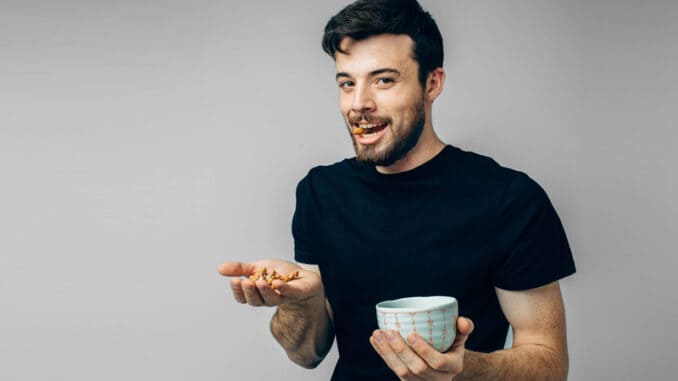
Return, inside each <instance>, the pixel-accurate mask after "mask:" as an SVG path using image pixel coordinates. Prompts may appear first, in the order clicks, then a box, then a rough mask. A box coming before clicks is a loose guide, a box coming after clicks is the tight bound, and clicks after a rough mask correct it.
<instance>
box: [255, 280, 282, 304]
mask: <svg viewBox="0 0 678 381" xmlns="http://www.w3.org/2000/svg"><path fill="white" fill-rule="evenodd" d="M254 284H255V285H256V286H257V289H258V290H259V295H261V298H262V299H263V301H264V305H267V306H277V305H279V304H280V303H282V297H281V296H280V295H279V294H278V293H277V292H276V291H275V290H274V289H273V288H272V287H271V286H269V285H268V283H266V281H265V280H258V281H256V282H254Z"/></svg>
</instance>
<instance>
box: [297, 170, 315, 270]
mask: <svg viewBox="0 0 678 381" xmlns="http://www.w3.org/2000/svg"><path fill="white" fill-rule="evenodd" d="M309 176H310V174H309V175H307V176H306V177H304V178H303V179H302V180H301V181H300V182H299V184H297V191H296V199H297V200H296V207H295V210H294V216H293V217H292V236H293V237H294V259H295V260H296V261H297V262H301V263H306V264H313V265H315V264H318V263H319V262H318V258H317V255H318V252H319V250H318V243H317V242H318V232H317V226H318V225H317V223H316V220H317V218H316V212H317V211H316V210H315V207H314V205H313V202H312V200H313V197H312V193H311V187H310V180H309Z"/></svg>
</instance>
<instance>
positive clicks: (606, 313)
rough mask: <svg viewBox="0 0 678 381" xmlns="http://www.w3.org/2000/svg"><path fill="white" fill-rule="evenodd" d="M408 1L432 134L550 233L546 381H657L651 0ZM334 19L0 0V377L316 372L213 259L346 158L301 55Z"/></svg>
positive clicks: (665, 6)
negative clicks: (564, 357)
mask: <svg viewBox="0 0 678 381" xmlns="http://www.w3.org/2000/svg"><path fill="white" fill-rule="evenodd" d="M422 3H423V4H424V6H425V7H426V8H428V9H429V10H430V11H431V12H432V14H433V15H434V17H435V18H436V19H437V20H438V22H439V25H440V28H441V30H442V33H443V35H444V37H445V43H446V49H447V57H446V58H447V59H446V70H447V74H448V79H447V83H446V88H445V91H444V93H443V94H442V96H441V97H440V98H439V100H438V101H437V102H436V105H435V107H434V126H436V129H437V131H438V133H439V134H440V135H441V137H443V139H444V140H445V141H446V142H448V143H452V144H454V145H457V146H459V147H462V148H464V149H467V150H473V151H476V152H479V153H483V154H487V155H490V156H492V157H493V158H495V159H496V160H497V161H499V162H500V163H502V164H504V165H506V166H510V167H514V168H518V169H521V170H524V171H526V172H527V173H528V174H530V175H531V176H532V177H533V178H534V179H536V180H537V181H538V182H539V183H540V184H541V185H542V186H543V187H544V188H545V189H546V190H547V192H548V193H549V195H550V197H551V199H552V201H553V203H554V204H555V206H556V208H557V210H558V211H559V214H560V216H561V218H562V220H563V223H564V225H565V227H566V230H567V232H568V236H569V238H570V240H571V245H572V248H573V251H574V253H575V259H576V262H577V266H578V273H577V274H576V275H574V276H572V277H570V278H567V279H565V280H564V281H563V282H562V288H563V293H564V297H565V301H566V307H567V318H568V329H569V343H570V353H571V377H570V379H571V380H641V379H642V380H670V379H675V374H674V373H676V372H677V371H678V365H677V362H676V361H675V360H676V359H675V349H674V344H675V343H676V341H677V340H676V339H678V337H677V336H678V335H676V330H675V323H676V321H678V308H677V307H676V305H677V304H678V297H677V296H676V291H675V290H676V289H678V281H676V277H675V276H673V273H674V271H675V268H676V264H677V260H676V257H675V256H676V253H677V250H676V249H677V248H678V246H677V245H676V241H675V238H676V236H677V234H676V233H678V223H677V222H676V215H677V213H678V205H677V203H676V200H675V197H676V196H675V195H676V194H678V176H677V175H676V170H675V168H674V167H675V164H676V163H677V162H678V161H677V159H678V154H676V152H675V150H674V147H676V146H677V145H678V144H677V143H678V141H677V140H678V133H676V131H675V128H676V126H677V123H676V122H677V121H678V112H677V111H676V108H677V107H676V104H677V101H678V76H677V74H676V67H678V46H677V43H676V41H678V27H677V26H676V25H677V24H676V22H675V20H676V16H678V6H676V3H675V2H673V1H642V2H641V1H584V0H578V1H536V0H535V1H511V2H509V1H504V0H501V1H500V0H493V1H433V0H430V1H423V2H422ZM345 4H346V2H345V1H339V0H334V1H322V2H308V1H286V2H278V1H267V2H255V3H251V4H248V5H245V4H244V2H237V3H235V2H226V1H191V2H189V1H184V2H178V1H165V2H161V1H155V2H151V1H58V2H57V1H52V2H50V1H25V2H18V1H17V2H12V1H1V2H0V379H2V380H120V379H131V380H142V379H150V380H159V379H163V380H188V379H195V380H228V379H235V378H245V377H248V379H255V380H264V379H271V378H275V377H279V378H280V379H285V380H319V379H327V378H328V377H329V374H330V372H331V369H332V368H333V365H334V362H335V361H336V354H335V352H334V351H333V352H332V354H331V355H330V356H329V358H328V359H326V361H325V362H324V363H323V364H322V365H321V366H320V367H319V368H318V369H316V370H313V371H307V370H304V369H302V368H299V367H297V366H295V365H293V364H292V363H291V362H289V361H288V360H287V359H286V357H285V355H284V353H283V352H282V350H281V349H280V348H279V347H278V346H277V345H276V344H275V343H274V341H273V339H272V338H271V337H270V334H269V333H268V320H269V317H270V315H271V313H272V312H273V311H272V310H271V309H266V308H262V309H257V308H248V307H246V306H241V305H238V304H236V303H235V302H234V301H233V300H232V299H231V297H230V294H229V293H228V281H227V280H226V279H223V278H221V277H220V276H219V275H218V274H217V272H216V267H217V265H218V264H219V263H220V262H223V261H228V260H245V261H247V260H253V259H257V258H262V257H282V258H288V259H289V258H291V257H292V240H291V235H290V221H291V216H292V212H293V207H294V187H295V185H296V182H297V181H298V180H299V179H300V178H301V177H302V176H303V175H304V174H305V173H306V171H307V170H308V169H309V168H310V167H311V166H313V165H317V164H322V163H331V162H334V161H337V160H340V159H341V158H343V157H347V156H351V155H352V148H351V146H350V143H349V140H348V137H347V136H346V133H345V132H344V130H343V127H342V126H343V125H342V122H341V119H340V115H339V112H338V105H337V89H336V87H335V84H334V81H333V74H334V67H333V64H332V62H331V60H330V59H329V58H328V57H326V56H325V55H324V54H323V53H322V52H321V50H320V47H319V41H320V37H321V32H322V28H323V26H324V23H325V22H326V21H327V19H328V18H329V17H330V16H331V15H332V14H334V13H335V12H336V11H338V10H339V9H340V8H341V7H342V6H343V5H345ZM248 374H249V376H247V375H248Z"/></svg>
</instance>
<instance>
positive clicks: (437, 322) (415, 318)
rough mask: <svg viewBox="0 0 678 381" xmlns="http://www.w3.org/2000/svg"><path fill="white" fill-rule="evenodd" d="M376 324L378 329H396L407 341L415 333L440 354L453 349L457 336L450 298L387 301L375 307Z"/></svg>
mask: <svg viewBox="0 0 678 381" xmlns="http://www.w3.org/2000/svg"><path fill="white" fill-rule="evenodd" d="M376 308H377V324H378V325H379V329H381V330H395V331H398V332H400V336H402V337H403V339H405V342H407V336H408V335H409V334H410V333H412V332H416V333H417V334H419V336H421V337H422V338H423V339H424V340H425V341H426V342H427V343H429V344H430V345H431V346H432V347H434V348H435V349H437V350H438V351H440V352H445V351H446V350H448V349H449V348H450V346H452V343H453V342H454V337H455V336H456V333H457V317H458V316H459V307H458V303H457V299H455V298H453V297H450V296H415V297H411V298H402V299H396V300H386V301H383V302H380V303H378V304H377V307H376Z"/></svg>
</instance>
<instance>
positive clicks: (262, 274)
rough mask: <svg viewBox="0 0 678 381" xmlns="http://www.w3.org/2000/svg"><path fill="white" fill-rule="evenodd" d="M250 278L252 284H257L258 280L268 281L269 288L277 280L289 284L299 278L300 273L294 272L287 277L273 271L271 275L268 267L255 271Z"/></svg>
mask: <svg viewBox="0 0 678 381" xmlns="http://www.w3.org/2000/svg"><path fill="white" fill-rule="evenodd" d="M248 278H249V279H250V280H251V281H252V282H256V281H258V280H264V281H266V283H268V285H269V286H272V285H273V281H274V280H276V279H279V280H281V281H283V282H289V281H291V280H294V279H297V278H299V271H294V272H291V273H289V274H287V275H281V274H278V273H277V272H276V271H275V270H273V272H271V273H270V274H269V273H268V270H267V269H266V267H264V268H263V269H261V270H258V271H255V272H254V274H252V275H250V276H249V277H248Z"/></svg>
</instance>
